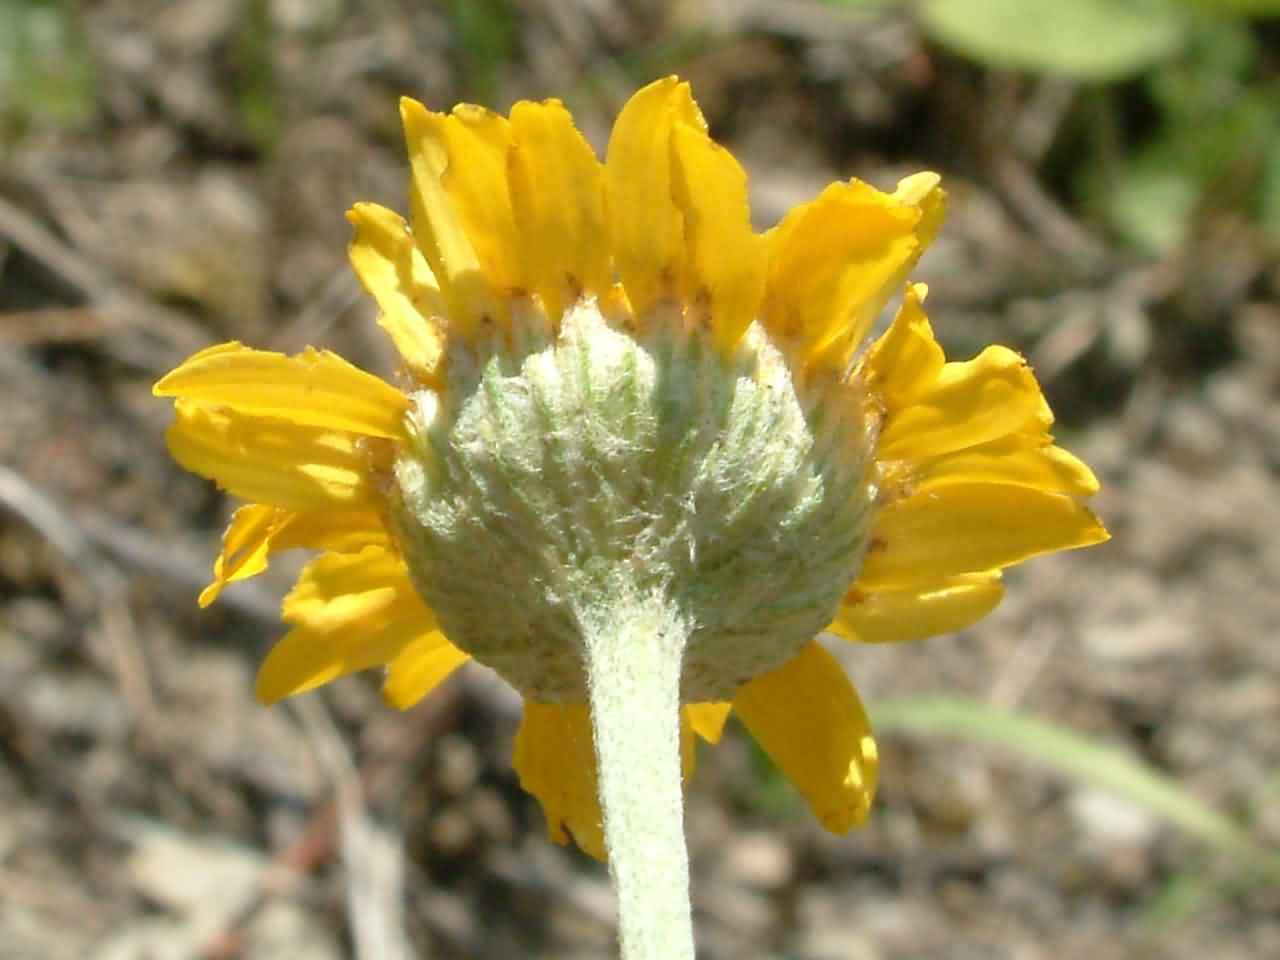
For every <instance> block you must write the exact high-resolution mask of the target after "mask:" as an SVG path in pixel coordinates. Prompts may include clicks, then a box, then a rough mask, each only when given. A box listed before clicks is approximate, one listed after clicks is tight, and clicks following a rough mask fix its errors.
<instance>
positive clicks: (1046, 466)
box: [909, 433, 1098, 497]
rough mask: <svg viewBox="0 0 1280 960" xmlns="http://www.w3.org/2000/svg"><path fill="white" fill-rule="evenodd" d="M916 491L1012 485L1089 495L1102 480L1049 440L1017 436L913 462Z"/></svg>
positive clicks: (1013, 435)
mask: <svg viewBox="0 0 1280 960" xmlns="http://www.w3.org/2000/svg"><path fill="white" fill-rule="evenodd" d="M909 469H910V475H911V477H912V482H913V483H914V484H915V490H916V492H919V493H923V492H924V491H925V490H927V489H929V488H931V487H935V486H940V485H942V484H948V483H974V482H977V483H1011V484H1016V485H1018V486H1023V487H1035V488H1036V489H1038V490H1047V491H1050V492H1053V493H1069V494H1072V495H1073V496H1078V497H1088V496H1092V495H1093V494H1095V493H1097V492H1098V478H1097V477H1095V476H1094V475H1093V471H1092V470H1090V469H1089V468H1088V467H1087V466H1085V464H1084V463H1083V462H1081V461H1080V460H1079V459H1078V458H1076V457H1074V456H1073V455H1071V454H1070V453H1068V452H1067V451H1066V450H1063V449H1062V448H1061V447H1056V446H1054V445H1053V444H1052V443H1050V442H1049V440H1048V438H1047V436H1044V435H1041V436H1036V435H1034V434H1026V433H1012V434H1009V435H1008V436H1004V437H1000V438H998V439H996V440H990V441H988V442H987V443H980V444H978V445H977V446H974V447H968V448H966V449H964V450H957V451H956V452H955V453H948V454H944V455H943V456H940V457H932V458H929V459H927V460H918V461H913V462H911V464H910V466H909Z"/></svg>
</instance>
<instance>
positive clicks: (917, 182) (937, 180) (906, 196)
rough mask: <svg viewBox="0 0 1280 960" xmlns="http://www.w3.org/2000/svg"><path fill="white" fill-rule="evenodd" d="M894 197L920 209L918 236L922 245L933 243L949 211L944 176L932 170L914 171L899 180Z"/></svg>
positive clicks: (900, 201) (917, 226)
mask: <svg viewBox="0 0 1280 960" xmlns="http://www.w3.org/2000/svg"><path fill="white" fill-rule="evenodd" d="M893 199H895V200H897V201H898V202H899V203H903V204H906V205H908V206H912V207H917V208H918V209H919V210H920V222H919V223H918V224H916V236H917V237H919V238H920V245H921V246H922V247H928V246H929V244H931V243H933V238H934V237H936V236H937V235H938V231H939V230H940V229H941V228H942V221H943V220H944V219H946V213H947V195H946V192H945V191H944V190H943V189H942V178H941V177H939V176H938V175H937V174H936V173H932V172H930V171H924V172H923V173H913V174H912V175H911V176H909V177H904V178H903V179H901V180H899V181H898V186H897V187H896V188H895V189H894V191H893Z"/></svg>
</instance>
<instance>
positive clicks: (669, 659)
mask: <svg viewBox="0 0 1280 960" xmlns="http://www.w3.org/2000/svg"><path fill="white" fill-rule="evenodd" d="M592 619H593V620H594V621H595V623H596V625H597V626H598V629H589V631H588V635H587V636H586V637H585V638H584V639H585V641H586V647H587V656H586V661H587V662H586V666H587V682H588V688H589V695H590V703H591V717H592V726H593V730H594V734H595V746H596V757H597V760H598V766H599V774H600V777H599V785H600V806H601V809H602V811H603V813H604V839H605V846H606V847H607V848H608V851H609V872H610V874H611V875H612V877H613V883H614V889H615V890H616V891H617V896H618V937H619V941H620V942H621V946H622V958H623V960H693V955H694V954H693V920H692V916H691V912H690V907H689V855H688V851H687V850H686V849H685V842H684V794H683V791H682V787H681V762H680V760H681V758H680V746H681V744H680V736H681V732H680V727H681V724H680V670H681V662H682V658H683V653H684V645H685V640H686V639H687V637H688V629H687V627H686V626H685V625H684V624H683V623H682V622H681V621H680V619H679V618H678V617H677V616H675V615H674V614H673V613H672V612H671V611H670V609H669V608H668V606H667V604H666V603H665V602H663V601H659V600H656V599H655V600H653V601H651V602H648V603H638V604H637V603H625V604H611V609H610V610H609V612H608V615H605V616H600V617H595V618H592Z"/></svg>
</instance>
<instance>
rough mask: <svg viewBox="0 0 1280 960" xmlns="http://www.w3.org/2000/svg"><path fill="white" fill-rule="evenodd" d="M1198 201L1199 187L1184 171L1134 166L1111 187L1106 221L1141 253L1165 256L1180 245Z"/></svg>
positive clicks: (1153, 165) (1156, 164)
mask: <svg viewBox="0 0 1280 960" xmlns="http://www.w3.org/2000/svg"><path fill="white" fill-rule="evenodd" d="M1199 199H1200V184H1199V182H1198V181H1197V180H1196V178H1195V177H1193V176H1191V175H1190V174H1189V173H1188V172H1187V171H1185V170H1181V169H1178V168H1177V167H1173V166H1169V165H1166V164H1164V163H1159V162H1153V163H1135V164H1133V165H1131V166H1130V167H1129V168H1128V169H1127V170H1124V171H1122V172H1121V173H1120V175H1119V176H1118V177H1117V178H1116V182H1115V183H1114V184H1113V185H1112V186H1111V188H1110V190H1109V192H1108V198H1107V218H1108V220H1109V221H1110V222H1111V225H1112V226H1113V227H1114V228H1115V229H1116V231H1117V232H1118V233H1119V234H1120V235H1121V236H1122V237H1124V239H1125V240H1127V241H1128V242H1129V244H1130V245H1132V246H1133V247H1135V248H1137V249H1138V250H1140V251H1142V252H1143V253H1150V254H1162V253H1168V252H1169V251H1171V250H1174V249H1176V248H1178V247H1179V246H1181V245H1182V243H1183V241H1184V240H1185V239H1186V237H1187V234H1188V232H1189V230H1190V227H1191V218H1192V215H1193V214H1194V213H1195V210H1196V204H1197V202H1198V201H1199Z"/></svg>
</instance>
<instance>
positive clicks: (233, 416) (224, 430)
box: [165, 400, 382, 511]
mask: <svg viewBox="0 0 1280 960" xmlns="http://www.w3.org/2000/svg"><path fill="white" fill-rule="evenodd" d="M174 412H175V414H176V418H175V420H174V423H173V425H172V426H171V427H170V428H169V431H168V433H167V434H166V436H165V439H166V440H167V442H168V445H169V452H170V453H171V454H172V455H173V458H174V459H175V460H177V461H178V463H179V464H180V465H181V466H182V467H184V468H185V469H187V470H190V471H191V472H192V473H195V474H199V475H200V476H202V477H206V478H207V479H210V480H214V481H216V482H217V483H218V486H220V487H221V488H222V489H224V490H226V491H227V492H228V493H230V494H232V495H233V496H237V497H240V498H241V499H243V500H249V501H252V502H255V503H260V504H270V505H273V506H278V507H285V508H287V509H290V510H299V511H306V510H362V509H375V510H376V509H377V508H378V506H379V505H380V504H381V503H382V494H381V493H380V492H379V491H378V489H377V487H376V485H375V483H374V482H373V479H372V476H371V474H370V471H369V466H368V462H367V458H366V456H365V455H364V453H363V452H362V451H361V450H360V449H359V448H358V446H357V443H356V438H355V437H353V436H351V435H350V434H347V433H335V432H333V431H329V430H319V429H316V428H314V427H304V426H298V425H297V424H294V423H288V422H286V421H284V420H272V419H265V418H260V417H252V416H241V415H240V414H237V413H233V412H231V411H230V410H225V409H222V410H214V409H210V408H206V407H201V406H200V405H198V404H195V403H189V402H187V401H185V400H179V401H178V402H177V403H175V404H174Z"/></svg>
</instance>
